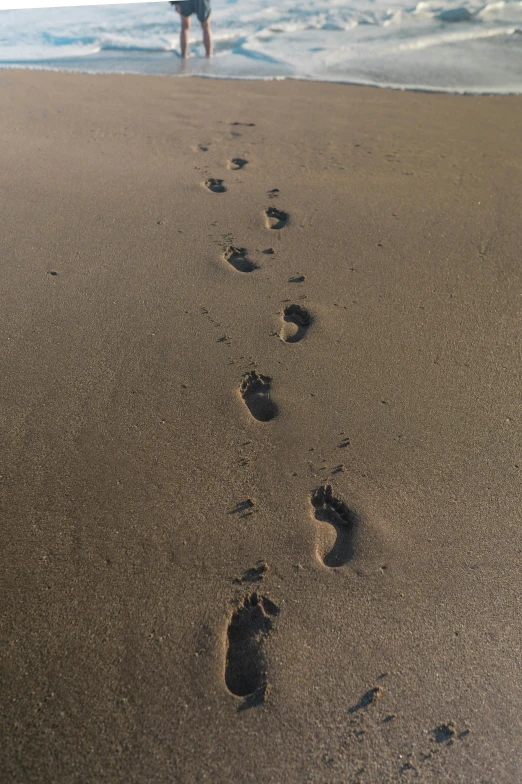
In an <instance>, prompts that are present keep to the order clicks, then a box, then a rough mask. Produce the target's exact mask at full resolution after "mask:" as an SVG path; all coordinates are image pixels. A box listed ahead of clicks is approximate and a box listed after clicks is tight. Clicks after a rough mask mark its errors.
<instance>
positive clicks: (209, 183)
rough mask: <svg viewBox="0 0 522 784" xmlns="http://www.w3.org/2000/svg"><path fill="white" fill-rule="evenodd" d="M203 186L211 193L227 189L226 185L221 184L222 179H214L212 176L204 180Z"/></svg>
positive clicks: (222, 191) (224, 191)
mask: <svg viewBox="0 0 522 784" xmlns="http://www.w3.org/2000/svg"><path fill="white" fill-rule="evenodd" d="M205 187H206V188H208V189H209V191H212V193H226V191H227V188H226V186H225V185H223V180H215V179H214V178H213V177H210V178H209V179H208V180H205Z"/></svg>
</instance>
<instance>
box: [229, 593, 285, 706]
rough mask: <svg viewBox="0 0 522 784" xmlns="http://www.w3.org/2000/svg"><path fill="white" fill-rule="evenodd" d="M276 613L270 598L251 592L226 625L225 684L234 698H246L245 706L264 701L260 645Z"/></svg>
mask: <svg viewBox="0 0 522 784" xmlns="http://www.w3.org/2000/svg"><path fill="white" fill-rule="evenodd" d="M278 613H279V609H278V607H277V606H276V605H275V604H274V603H273V602H272V601H270V599H267V598H266V597H265V596H259V595H258V594H257V593H252V594H250V596H246V597H245V598H244V599H243V601H242V602H241V604H240V605H239V607H237V609H236V610H234V613H233V615H232V618H231V619H230V623H229V624H228V629H227V643H228V644H227V655H226V662H225V683H226V685H227V688H228V690H229V691H230V692H231V693H232V694H234V695H235V696H236V697H246V698H250V699H249V700H248V701H247V700H245V703H244V705H245V707H251V706H253V705H256V704H258V703H260V702H263V700H264V698H265V695H266V690H267V686H268V680H267V660H266V656H265V652H264V650H263V644H264V642H265V639H266V638H267V637H268V635H269V634H270V632H271V630H272V616H274V615H277V614H278ZM252 698H254V699H252Z"/></svg>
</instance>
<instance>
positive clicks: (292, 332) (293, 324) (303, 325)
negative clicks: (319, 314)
mask: <svg viewBox="0 0 522 784" xmlns="http://www.w3.org/2000/svg"><path fill="white" fill-rule="evenodd" d="M311 323H312V317H311V315H310V313H309V312H308V311H307V310H306V308H302V307H301V305H287V306H286V308H285V309H284V311H283V326H282V329H281V332H280V333H279V337H280V338H281V340H284V341H285V343H299V341H300V340H302V339H303V338H304V336H305V335H306V333H307V332H308V330H309V328H310V325H311Z"/></svg>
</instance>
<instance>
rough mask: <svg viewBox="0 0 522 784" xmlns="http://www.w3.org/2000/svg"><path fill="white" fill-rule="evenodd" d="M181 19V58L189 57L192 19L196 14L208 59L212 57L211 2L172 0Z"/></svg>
mask: <svg viewBox="0 0 522 784" xmlns="http://www.w3.org/2000/svg"><path fill="white" fill-rule="evenodd" d="M170 4H171V5H173V6H174V8H175V9H176V11H177V12H178V14H179V15H180V17H181V36H180V43H181V56H182V57H183V59H185V58H186V57H188V44H189V30H190V17H191V16H192V14H196V16H197V17H198V19H199V22H200V24H201V29H202V31H203V43H204V44H205V52H206V53H207V57H211V56H212V30H211V29H210V0H180V1H179V2H176V1H175V0H170Z"/></svg>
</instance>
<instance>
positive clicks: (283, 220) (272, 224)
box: [265, 207, 290, 229]
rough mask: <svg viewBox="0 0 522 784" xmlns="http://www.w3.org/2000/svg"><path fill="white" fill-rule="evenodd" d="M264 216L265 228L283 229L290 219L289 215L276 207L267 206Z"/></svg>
mask: <svg viewBox="0 0 522 784" xmlns="http://www.w3.org/2000/svg"><path fill="white" fill-rule="evenodd" d="M265 216H266V227H267V229H284V227H285V226H287V225H288V222H289V220H290V215H289V214H288V213H287V212H283V210H278V209H277V207H267V208H266V210H265Z"/></svg>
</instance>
